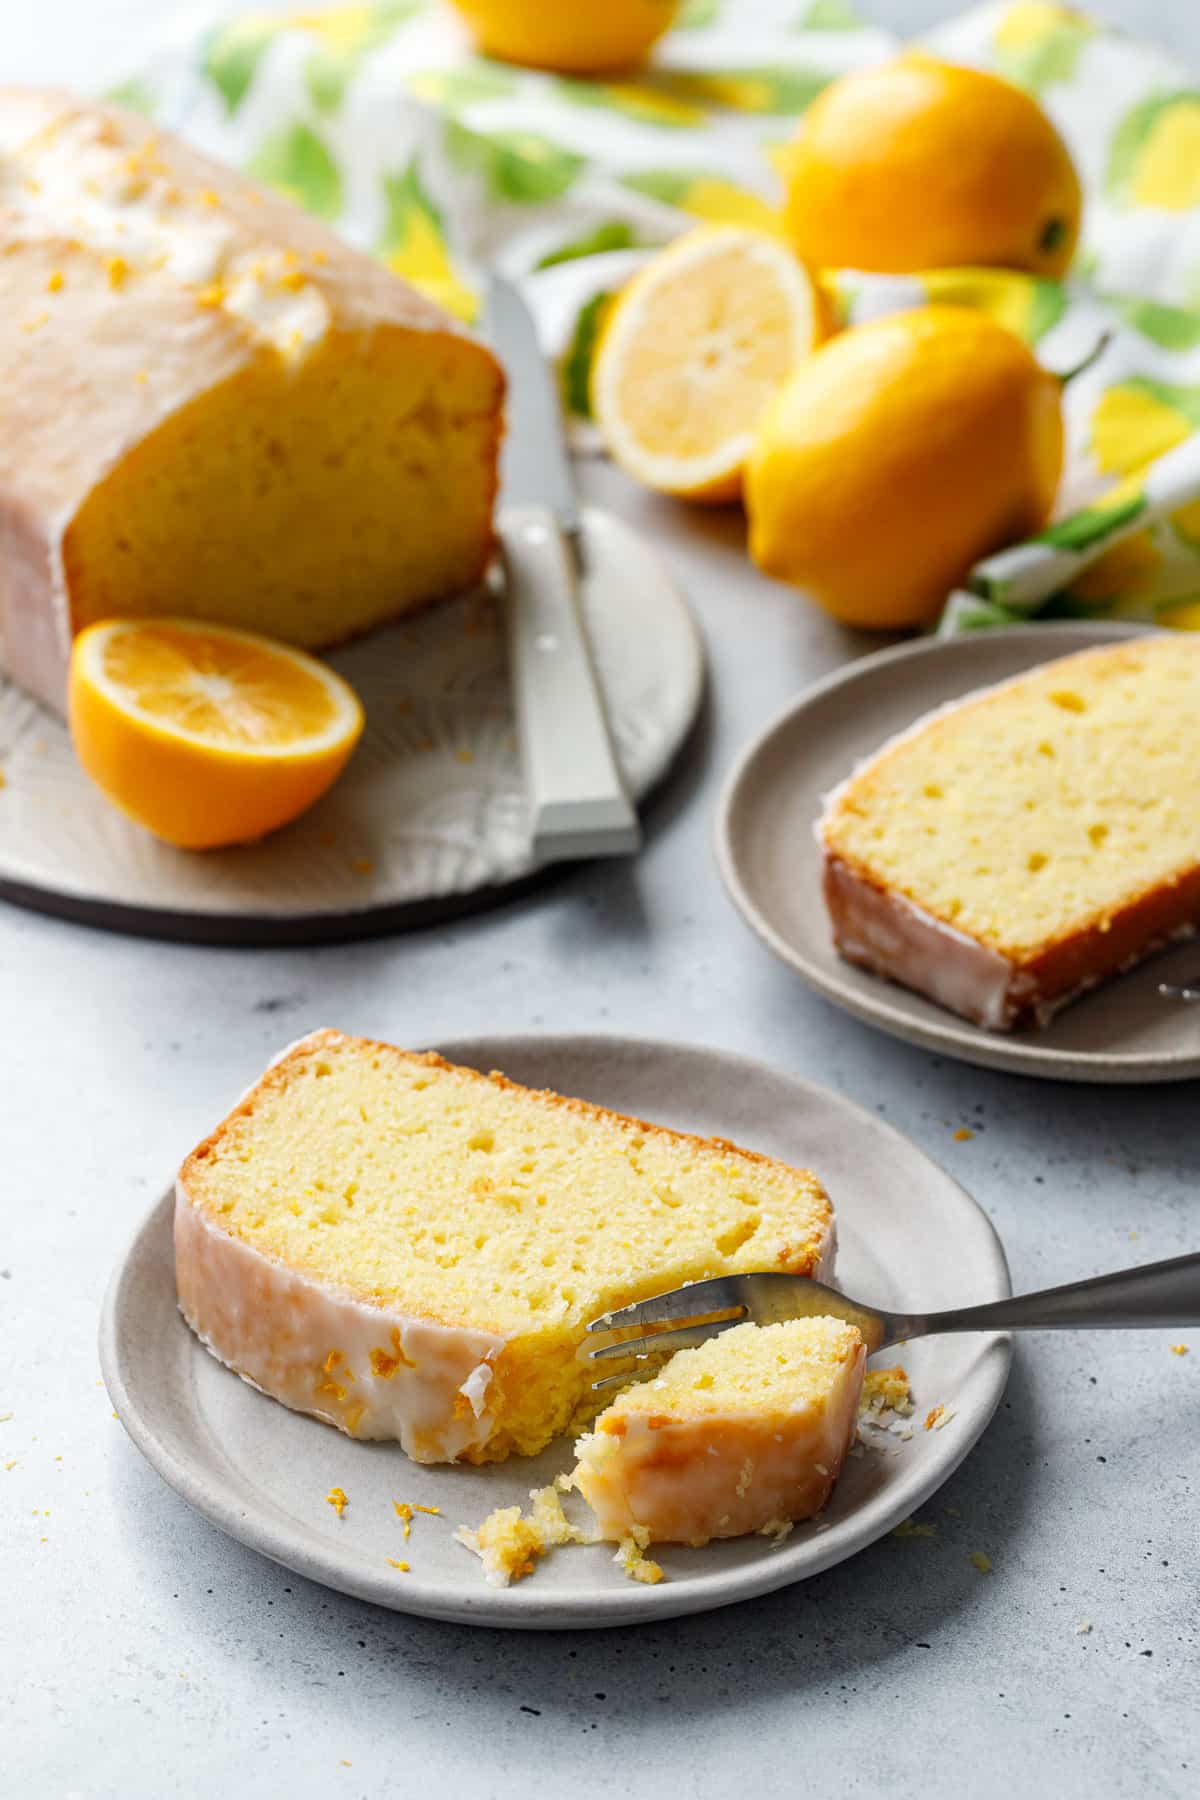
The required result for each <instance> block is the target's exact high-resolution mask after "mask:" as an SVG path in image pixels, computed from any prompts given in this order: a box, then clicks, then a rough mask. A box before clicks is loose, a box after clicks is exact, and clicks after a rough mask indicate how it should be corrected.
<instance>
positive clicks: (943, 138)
mask: <svg viewBox="0 0 1200 1800" xmlns="http://www.w3.org/2000/svg"><path fill="white" fill-rule="evenodd" d="M784 173H785V178H786V181H787V227H788V233H789V235H790V237H791V240H792V243H793V244H794V246H795V248H796V249H797V250H798V251H799V253H800V255H801V256H802V257H803V258H804V259H805V261H806V262H808V263H810V264H813V265H814V266H816V267H817V268H824V269H873V270H878V271H882V272H884V273H888V274H904V273H910V272H912V271H914V270H917V269H940V268H953V267H961V266H963V265H965V264H971V263H974V264H989V265H999V266H1001V267H1003V268H1007V269H1025V270H1028V271H1029V272H1030V273H1032V274H1035V275H1050V276H1058V275H1062V274H1063V273H1064V272H1065V271H1066V269H1067V267H1068V265H1069V263H1070V261H1071V257H1072V255H1073V253H1074V250H1075V243H1076V239H1077V238H1078V236H1079V214H1080V206H1081V195H1080V187H1079V178H1078V176H1077V175H1076V173H1075V165H1074V164H1073V163H1072V161H1071V157H1070V153H1069V151H1068V150H1067V147H1066V145H1065V144H1064V143H1063V141H1062V139H1061V138H1060V137H1059V135H1058V132H1057V131H1056V130H1055V128H1054V126H1053V125H1052V124H1051V123H1050V120H1049V119H1048V118H1047V117H1046V115H1045V113H1044V112H1043V111H1042V110H1041V108H1040V107H1039V106H1038V105H1037V104H1036V102H1035V101H1033V100H1031V99H1030V97H1029V95H1028V94H1025V93H1023V92H1022V91H1021V89H1020V88H1017V87H1013V86H1012V84H1011V83H1010V82H1007V81H1001V80H1000V78H999V77H998V76H996V75H985V74H983V73H982V72H981V71H980V70H978V69H965V68H960V67H958V66H957V65H956V64H953V63H946V62H939V61H938V60H937V59H936V58H934V57H932V56H926V55H924V54H922V53H921V52H919V51H910V52H908V53H907V54H905V55H903V56H899V57H896V58H895V59H894V60H893V61H891V62H887V63H883V64H881V65H880V66H879V67H877V68H873V69H864V70H862V71H861V72H859V73H857V74H853V75H846V76H843V78H842V79H841V80H840V81H835V82H833V83H832V84H831V85H830V86H829V87H827V88H826V89H825V90H824V92H823V93H821V94H820V95H819V96H818V97H817V99H816V100H815V101H814V102H813V104H812V105H811V106H810V107H809V109H808V111H807V112H806V113H805V115H804V118H803V120H802V121H801V124H800V128H799V131H798V132H797V134H796V137H795V138H794V139H793V141H792V144H791V145H790V146H789V148H788V150H787V152H786V153H785V158H784Z"/></svg>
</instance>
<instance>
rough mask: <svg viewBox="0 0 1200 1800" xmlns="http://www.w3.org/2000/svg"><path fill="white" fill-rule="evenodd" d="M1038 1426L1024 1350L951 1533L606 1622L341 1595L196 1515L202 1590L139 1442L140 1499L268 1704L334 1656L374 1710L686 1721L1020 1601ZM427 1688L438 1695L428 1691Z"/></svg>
mask: <svg viewBox="0 0 1200 1800" xmlns="http://www.w3.org/2000/svg"><path fill="white" fill-rule="evenodd" d="M1034 1438H1035V1421H1034V1419H1033V1391H1032V1386H1031V1383H1030V1381H1029V1378H1028V1375H1027V1373H1026V1371H1025V1369H1024V1367H1023V1364H1022V1359H1021V1358H1020V1357H1018V1358H1017V1361H1016V1363H1015V1366H1014V1370H1013V1375H1012V1379H1011V1381H1010V1384H1009V1388H1008V1392H1007V1395H1006V1398H1005V1400H1004V1402H1003V1403H1002V1406H1001V1409H1000V1411H999V1412H998V1414H997V1416H996V1419H995V1421H994V1422H993V1424H992V1426H991V1427H990V1428H989V1430H988V1432H987V1433H986V1435H985V1437H984V1439H983V1440H982V1441H981V1443H980V1445H979V1447H978V1448H977V1449H976V1450H975V1451H974V1453H973V1454H972V1456H971V1457H970V1459H969V1460H968V1462H966V1463H965V1464H964V1465H963V1467H962V1468H961V1469H960V1470H959V1471H958V1472H957V1473H956V1475H955V1476H954V1477H953V1478H952V1480H951V1481H950V1482H949V1483H948V1484H947V1485H946V1486H945V1487H943V1488H942V1489H941V1490H940V1491H939V1492H938V1493H937V1494H936V1495H935V1496H934V1497H933V1499H932V1500H931V1501H930V1503H929V1504H928V1506H927V1507H925V1508H922V1509H921V1513H920V1517H921V1519H922V1521H928V1522H930V1523H933V1524H934V1525H935V1532H934V1534H933V1535H931V1536H923V1535H914V1536H907V1537H904V1538H901V1539H896V1538H894V1537H889V1538H886V1539H884V1540H883V1541H882V1542H881V1543H879V1544H876V1545H874V1546H872V1547H871V1548H870V1549H868V1550H866V1551H864V1552H862V1553H861V1554H860V1555H858V1556H857V1557H854V1558H852V1559H851V1560H850V1561H849V1562H847V1563H844V1564H842V1565H839V1566H838V1567H837V1568H835V1569H832V1570H829V1571H827V1572H826V1573H824V1574H822V1575H819V1576H816V1577H814V1578H813V1579H811V1580H810V1581H807V1582H804V1583H801V1584H797V1585H794V1586H792V1587H790V1588H785V1589H782V1590H781V1591H780V1592H778V1593H776V1594H771V1595H767V1596H765V1597H763V1598H761V1599H757V1600H753V1601H747V1602H745V1603H743V1604H741V1605H738V1606H734V1607H726V1608H723V1609H721V1610H720V1611H717V1612H712V1613H706V1614H700V1615H695V1616H692V1617H689V1618H683V1619H676V1620H670V1621H666V1622H664V1623H662V1624H659V1625H641V1626H632V1627H624V1628H618V1629H612V1630H604V1631H578V1632H520V1633H515V1634H508V1633H502V1632H497V1631H489V1630H486V1629H480V1628H473V1627H468V1626H458V1625H446V1624H439V1623H437V1622H435V1621H431V1620H426V1619H419V1618H408V1617H405V1616H404V1615H402V1614H397V1613H392V1612H388V1611H386V1610H384V1609H382V1608H379V1607H375V1606H372V1605H370V1604H368V1603H365V1602H363V1601H359V1600H355V1599H352V1598H349V1597H346V1596H344V1595H341V1594H337V1593H334V1592H329V1591H326V1590H325V1589H323V1588H321V1587H319V1586H317V1585H315V1584H313V1583H311V1582H308V1581H306V1580H304V1579H303V1578H302V1577H301V1576H298V1575H293V1574H291V1573H290V1572H288V1571H287V1570H284V1569H280V1568H276V1567H275V1566H274V1565H273V1564H271V1563H269V1562H267V1561H265V1560H264V1559H262V1558H260V1557H258V1556H256V1555H255V1554H254V1553H253V1552H252V1551H249V1550H247V1549H245V1548H243V1547H242V1546H241V1545H240V1544H237V1543H235V1542H233V1541H232V1540H228V1539H225V1538H223V1537H222V1536H221V1535H220V1534H219V1533H218V1532H216V1531H215V1529H211V1528H209V1527H207V1526H205V1525H203V1524H202V1523H199V1522H189V1535H190V1534H191V1531H192V1530H194V1531H197V1532H200V1533H201V1534H203V1545H202V1544H201V1541H200V1540H195V1542H196V1545H197V1549H200V1550H201V1552H202V1553H201V1555H200V1556H199V1557H196V1558H194V1559H193V1564H191V1565H189V1566H194V1565H198V1566H194V1573H193V1576H192V1581H193V1582H194V1583H195V1585H192V1583H190V1582H189V1581H188V1580H187V1578H186V1577H185V1575H184V1572H183V1571H181V1569H180V1567H179V1563H178V1544H179V1538H178V1527H179V1515H178V1512H177V1510H176V1509H177V1508H179V1507H181V1506H182V1504H183V1503H182V1502H181V1501H179V1500H178V1499H177V1498H176V1496H175V1495H173V1494H171V1493H170V1492H169V1490H168V1489H167V1488H165V1487H160V1486H159V1485H158V1484H157V1483H156V1482H155V1481H154V1479H153V1477H151V1476H150V1475H149V1473H148V1471H144V1470H143V1469H142V1466H141V1465H140V1463H138V1462H137V1459H136V1458H135V1457H133V1453H132V1451H131V1452H130V1456H131V1457H132V1458H133V1460H132V1461H131V1463H130V1464H129V1465H128V1468H129V1473H130V1477H131V1478H132V1479H133V1480H134V1481H136V1482H137V1483H138V1486H139V1489H140V1492H139V1493H138V1495H137V1497H136V1502H134V1501H132V1500H131V1505H130V1508H129V1511H130V1514H131V1516H134V1517H136V1520H137V1529H136V1531H135V1533H134V1534H133V1550H134V1554H135V1556H136V1557H137V1558H139V1559H140V1560H141V1561H142V1562H143V1563H144V1565H145V1572H146V1576H147V1579H148V1580H149V1581H152V1582H153V1583H154V1584H155V1585H156V1586H160V1587H161V1586H163V1585H165V1586H166V1587H168V1588H171V1589H178V1593H177V1595H176V1598H178V1599H179V1600H180V1601H181V1602H183V1603H184V1604H185V1605H187V1607H188V1611H189V1613H190V1615H191V1616H190V1618H189V1620H188V1628H189V1629H190V1631H191V1632H193V1633H194V1634H196V1635H197V1636H198V1637H200V1638H207V1639H209V1641H210V1643H211V1644H212V1646H213V1647H214V1648H215V1649H219V1650H220V1652H221V1654H222V1655H224V1656H226V1657H228V1656H231V1655H232V1656H233V1657H234V1659H235V1660H237V1659H238V1658H241V1659H243V1660H244V1662H245V1665H246V1668H247V1669H251V1668H252V1669H253V1671H254V1680H255V1682H256V1683H258V1684H262V1686H263V1689H264V1693H263V1698H264V1701H265V1699H266V1692H265V1688H266V1686H267V1684H270V1685H271V1686H272V1687H273V1688H274V1690H275V1697H276V1699H277V1700H278V1702H279V1703H280V1704H285V1703H286V1702H287V1701H289V1700H293V1699H294V1700H295V1701H296V1702H297V1703H299V1702H301V1701H302V1700H303V1699H304V1696H305V1694H306V1692H307V1690H308V1688H309V1687H310V1685H311V1680H312V1678H313V1673H314V1659H317V1658H319V1659H320V1660H321V1664H322V1667H323V1669H325V1670H326V1671H328V1668H329V1659H330V1657H331V1656H332V1657H333V1659H334V1662H335V1663H336V1665H337V1672H338V1674H339V1675H344V1676H345V1677H346V1678H347V1687H348V1688H349V1686H350V1684H351V1682H352V1683H353V1685H354V1687H355V1690H356V1691H357V1694H358V1696H359V1702H360V1704H361V1703H366V1704H368V1705H370V1704H372V1703H373V1702H372V1697H373V1695H374V1694H375V1692H376V1691H378V1695H379V1703H380V1705H383V1706H387V1707H389V1708H392V1707H394V1705H395V1701H396V1692H395V1680H396V1677H397V1676H398V1674H399V1673H400V1672H401V1671H402V1672H403V1679H404V1684H405V1689H406V1699H405V1706H406V1708H410V1707H411V1708H415V1709H416V1711H417V1712H418V1713H419V1712H420V1711H421V1708H422V1705H423V1702H424V1701H428V1702H429V1704H435V1703H436V1704H437V1705H438V1706H439V1707H441V1706H447V1707H450V1706H457V1705H459V1704H463V1705H469V1706H470V1707H471V1709H472V1713H473V1716H474V1720H475V1729H476V1731H480V1732H482V1731H483V1730H485V1728H486V1726H487V1713H488V1711H489V1710H491V1711H493V1712H494V1713H495V1716H496V1721H497V1724H499V1722H500V1721H501V1720H503V1719H508V1720H511V1717H512V1714H513V1712H514V1710H517V1709H523V1710H524V1711H526V1712H529V1713H533V1714H536V1715H542V1714H546V1715H554V1714H563V1715H566V1714H570V1715H572V1716H578V1714H579V1711H580V1708H581V1706H584V1705H585V1704H586V1705H587V1706H591V1705H592V1704H593V1701H598V1700H600V1699H603V1701H604V1704H605V1712H604V1715H603V1716H604V1717H605V1718H606V1719H607V1720H608V1721H609V1722H610V1723H612V1722H615V1721H616V1720H617V1719H619V1717H620V1715H621V1714H622V1712H624V1713H625V1714H626V1715H627V1716H628V1717H632V1716H634V1714H637V1715H639V1716H641V1715H644V1713H645V1711H646V1709H647V1707H650V1708H653V1707H655V1706H658V1705H662V1706H663V1707H664V1709H666V1708H669V1709H670V1715H671V1717H672V1718H673V1720H674V1721H675V1724H676V1726H678V1722H679V1720H680V1719H681V1718H682V1719H686V1718H687V1717H689V1716H697V1717H698V1716H699V1715H701V1714H703V1715H706V1716H708V1715H712V1714H713V1713H714V1711H716V1710H718V1709H720V1708H722V1707H726V1706H737V1705H741V1704H744V1703H745V1702H746V1700H747V1699H748V1698H749V1697H750V1696H751V1695H759V1696H764V1695H765V1696H769V1695H770V1694H771V1693H787V1692H793V1691H797V1690H799V1689H801V1688H803V1687H804V1686H805V1685H806V1684H817V1685H821V1686H827V1685H828V1684H829V1683H831V1682H838V1681H843V1682H849V1681H852V1680H853V1679H854V1678H855V1677H856V1676H858V1675H860V1674H862V1673H863V1672H865V1671H867V1670H870V1669H871V1668H872V1667H873V1665H876V1664H881V1663H887V1662H888V1661H889V1660H891V1659H893V1658H895V1657H898V1656H899V1657H904V1656H908V1655H910V1654H917V1655H920V1654H921V1653H922V1652H923V1651H925V1650H928V1649H930V1648H931V1647H932V1646H933V1643H934V1640H935V1639H936V1637H937V1636H938V1634H939V1632H942V1631H944V1630H945V1629H946V1628H947V1626H948V1625H950V1624H951V1622H952V1621H953V1619H954V1617H955V1615H957V1614H959V1613H961V1612H976V1613H980V1614H982V1615H984V1617H985V1618H986V1617H987V1615H989V1614H991V1613H994V1611H995V1609H996V1607H997V1606H1001V1607H1002V1606H1005V1605H1006V1604H1007V1603H1008V1601H1007V1598H1006V1594H1005V1590H1006V1587H1007V1583H1006V1580H1005V1571H1006V1567H1007V1568H1008V1569H1009V1570H1015V1563H1016V1554H1015V1540H1016V1539H1017V1538H1018V1537H1019V1534H1020V1529H1021V1525H1022V1520H1023V1518H1024V1517H1025V1515H1026V1513H1027V1512H1033V1511H1036V1504H1037V1503H1036V1494H1035V1492H1034V1490H1035V1488H1036V1486H1037V1483H1038V1480H1039V1478H1040V1476H1039V1472H1040V1468H1041V1459H1040V1457H1039V1456H1038V1455H1037V1454H1035V1450H1034ZM135 1469H136V1471H137V1474H136V1475H133V1471H134V1470H135ZM143 1476H144V1478H145V1483H146V1485H145V1486H144V1487H142V1486H141V1482H142V1478H143ZM120 1479H122V1480H124V1479H125V1477H124V1476H122V1477H121V1478H120ZM210 1531H211V1543H210V1544H209V1540H210ZM207 1547H211V1553H212V1554H211V1561H210V1560H209V1557H208V1556H207V1554H204V1553H203V1551H204V1549H206V1548H207ZM978 1550H982V1551H985V1552H986V1553H987V1554H988V1555H989V1556H990V1557H991V1558H992V1559H994V1565H995V1572H994V1573H992V1574H988V1573H986V1572H983V1571H981V1569H980V1568H979V1567H977V1566H976V1565H975V1563H973V1561H972V1553H973V1552H975V1551H978ZM562 1554H569V1552H563V1553H562ZM205 1568H206V1569H207V1575H205V1574H204V1573H203V1572H202V1571H203V1570H204V1569H205ZM534 1579H536V1577H534ZM205 1581H207V1582H208V1583H209V1584H212V1585H207V1586H204V1585H201V1584H202V1583H203V1582H205ZM218 1584H219V1585H218ZM210 1596H213V1597H212V1598H210ZM268 1608H269V1609H271V1610H269V1611H268V1610H267V1609H268ZM231 1609H236V1612H237V1619H236V1622H235V1620H234V1619H233V1617H231ZM289 1625H290V1629H289ZM281 1639H283V1640H284V1643H286V1646H287V1648H286V1652H285V1653H282V1654H281V1651H282V1650H283V1646H282V1645H281V1643H280V1640H281ZM235 1645H236V1646H237V1648H231V1646H235ZM268 1666H269V1668H270V1674H269V1675H267V1674H266V1673H265V1670H266V1668H267V1667H268ZM232 1673H233V1671H231V1675H232ZM422 1687H426V1688H427V1689H428V1690H429V1691H428V1694H426V1695H425V1696H422V1694H421V1693H420V1692H418V1691H416V1690H419V1689H421V1688H422Z"/></svg>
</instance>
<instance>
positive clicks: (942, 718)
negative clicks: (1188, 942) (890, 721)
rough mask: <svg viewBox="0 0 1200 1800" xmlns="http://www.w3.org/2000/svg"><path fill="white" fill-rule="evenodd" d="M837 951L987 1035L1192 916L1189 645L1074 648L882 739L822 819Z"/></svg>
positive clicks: (1183, 929)
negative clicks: (887, 740)
mask: <svg viewBox="0 0 1200 1800" xmlns="http://www.w3.org/2000/svg"><path fill="white" fill-rule="evenodd" d="M818 835H819V839H820V843H821V846H822V850H823V854H824V886H825V898H826V902H827V904H828V908H829V915H830V919H831V921H832V924H833V934H834V941H835V943H836V945H837V948H838V949H839V951H840V952H841V954H842V955H843V956H844V957H846V958H847V959H848V960H849V961H850V962H853V963H857V964H859V965H860V966H861V967H863V968H867V969H872V970H874V971H875V972H876V973H878V974H880V975H886V976H889V977H890V978H891V979H892V980H893V981H897V982H901V983H902V984H903V985H904V986H906V987H910V988H913V989H915V990H917V991H918V992H920V993H923V994H927V995H928V996H929V997H930V998H931V999H933V1000H936V1001H937V1002H938V1003H939V1004H940V1005H942V1006H945V1007H948V1008H949V1009H950V1010H951V1011H953V1012H956V1013H961V1014H962V1015H963V1017H965V1018H968V1019H971V1020H973V1021H974V1022H975V1023H977V1024H979V1025H983V1026H987V1027H989V1028H991V1029H994V1030H1003V1029H1007V1028H1009V1027H1012V1026H1017V1025H1027V1024H1044V1023H1045V1022H1046V1021H1047V1020H1048V1019H1049V1018H1050V1017H1051V1016H1052V1015H1053V1014H1054V1013H1055V1012H1056V1011H1057V1010H1058V1008H1059V1007H1061V1006H1064V1005H1065V1004H1066V1003H1067V1002H1068V1001H1070V1000H1073V999H1074V998H1075V997H1076V996H1077V995H1079V994H1082V993H1085V992H1086V991H1087V990H1088V989H1089V988H1092V987H1094V986H1095V985H1096V984H1097V983H1098V982H1100V981H1103V980H1104V979H1105V978H1106V977H1108V976H1110V975H1114V974H1116V973H1117V972H1118V971H1120V970H1123V969H1127V968H1129V967H1131V966H1132V965H1133V964H1134V963H1136V962H1138V961H1140V959H1141V958H1142V957H1144V956H1146V955H1147V954H1148V953H1149V952H1150V951H1152V950H1154V949H1156V948H1159V947H1160V946H1162V945H1164V944H1166V943H1169V942H1170V941H1171V940H1172V939H1175V938H1181V937H1184V936H1187V935H1190V934H1191V933H1192V932H1193V931H1195V930H1196V929H1197V927H1198V926H1200V641H1197V640H1196V639H1194V638H1189V637H1187V636H1185V635H1183V634H1179V633H1164V634H1162V635H1160V636H1155V637H1148V638H1140V639H1135V640H1133V641H1126V642H1122V643H1118V644H1113V645H1106V646H1103V647H1102V648H1100V649H1096V650H1085V651H1082V652H1080V653H1078V654H1076V655H1073V656H1068V657H1063V658H1061V659H1059V660H1058V661H1056V662H1050V663H1046V664H1043V665H1041V666H1040V667H1038V668H1036V669H1033V670H1031V671H1030V672H1029V673H1028V674H1025V675H1021V676H1018V677H1017V678H1016V679H1014V680H1011V681H1007V682H1004V683H1003V684H1002V685H1000V686H998V687H994V688H990V689H986V690H983V691H981V692H979V693H975V694H969V695H967V696H966V697H965V698H964V699H963V700H961V701H959V702H958V703H957V704H955V705H953V706H949V707H945V708H942V709H940V710H939V711H937V712H935V713H931V714H930V715H929V716H928V717H926V718H924V719H921V720H918V722H917V723H916V724H915V725H914V726H912V728H911V729H910V730H908V731H906V732H905V733H904V734H903V735H902V736H900V737H898V738H895V739H893V740H892V741H891V742H890V743H888V744H885V745H884V746H883V748H882V749H881V750H880V751H879V752H878V754H877V755H876V756H874V757H873V758H872V759H871V760H870V761H869V762H867V763H865V764H864V765H863V766H862V767H860V768H859V769H858V770H856V771H855V773H854V774H853V775H852V776H851V777H850V779H849V780H848V781H846V782H845V783H844V784H843V785H842V786H841V787H840V788H838V789H837V791H836V792H835V793H834V794H832V795H831V796H830V799H829V801H828V803H827V805H826V809H825V814H824V817H823V818H822V820H821V821H820V824H819V827H818Z"/></svg>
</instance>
